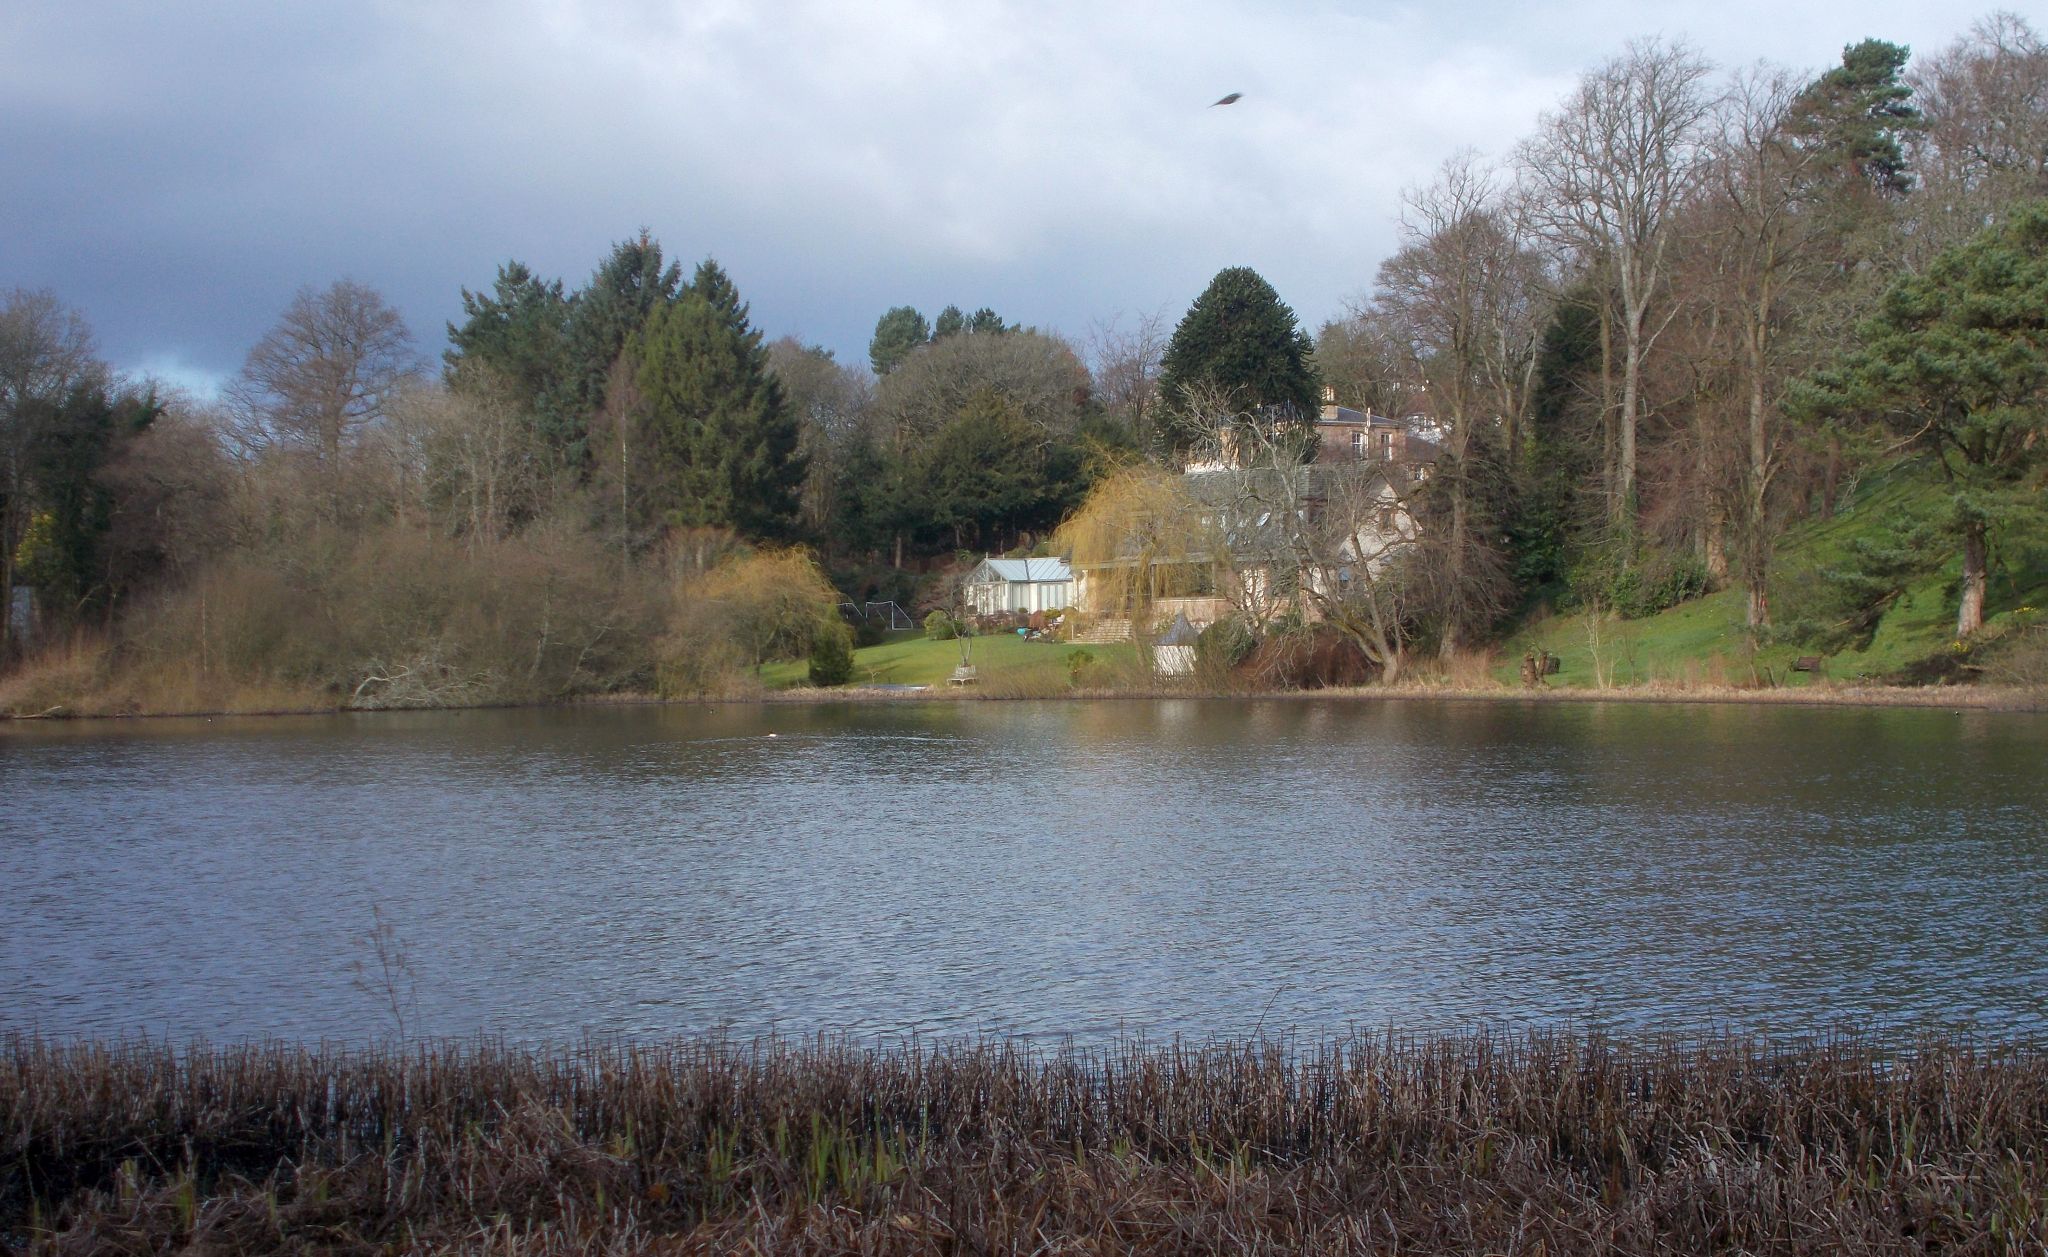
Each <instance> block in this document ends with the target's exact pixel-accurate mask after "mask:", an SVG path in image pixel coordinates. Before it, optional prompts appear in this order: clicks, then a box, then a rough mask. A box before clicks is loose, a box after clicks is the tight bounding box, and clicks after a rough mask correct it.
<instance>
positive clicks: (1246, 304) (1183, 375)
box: [1159, 266, 1318, 451]
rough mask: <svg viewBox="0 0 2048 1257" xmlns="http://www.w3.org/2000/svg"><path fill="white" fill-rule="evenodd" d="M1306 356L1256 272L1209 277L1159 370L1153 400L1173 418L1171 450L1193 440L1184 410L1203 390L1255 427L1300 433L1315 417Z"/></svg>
mask: <svg viewBox="0 0 2048 1257" xmlns="http://www.w3.org/2000/svg"><path fill="white" fill-rule="evenodd" d="M1314 349H1315V347H1314V344H1313V343H1312V342H1311V341H1310V340H1309V336H1308V333H1307V332H1305V331H1303V330H1302V329H1301V326H1300V325H1299V324H1298V323H1297V322H1296V321H1295V317H1294V311H1293V310H1292V309H1290V308H1289V307H1288V306H1287V304H1286V303H1285V302H1283V301H1281V300H1280V294H1279V293H1277V292H1275V291H1273V286H1272V285H1271V284H1269V283H1267V282H1266V281H1265V280H1264V279H1263V278H1261V277H1260V275H1259V273H1258V272H1257V271H1255V270H1253V269H1251V268H1250V267H1248V266H1233V267H1230V268H1228V269H1226V270H1223V271H1219V272H1217V275H1216V278H1215V279H1213V280H1211V281H1209V286H1208V288H1206V289H1204V290H1203V292H1202V295H1201V296H1199V297H1197V298H1195V303H1194V304H1193V305H1192V306H1190V307H1189V308H1188V312H1187V317H1185V318H1183V319H1182V320H1181V321H1180V326H1178V327H1176V328H1175V329H1174V331H1173V339H1172V340H1171V341H1170V342H1168V344H1167V346H1166V356H1165V358H1164V360H1163V362H1162V366H1161V370H1160V375H1159V392H1160V396H1161V398H1162V399H1163V400H1164V401H1165V403H1166V406H1167V409H1168V411H1169V412H1170V413H1172V414H1174V415H1175V416H1176V420H1175V423H1174V428H1175V432H1174V440H1175V446H1176V448H1177V449H1178V450H1181V451H1185V450H1186V449H1187V448H1188V447H1189V446H1190V445H1191V444H1192V443H1193V442H1194V441H1195V440H1197V439H1199V438H1200V436H1201V433H1200V432H1198V431H1196V430H1195V429H1194V428H1193V427H1191V426H1190V425H1189V423H1188V422H1187V420H1188V419H1189V416H1188V414H1187V411H1188V409H1189V407H1190V405H1191V404H1193V403H1195V402H1196V400H1197V399H1198V398H1199V397H1200V395H1201V394H1202V393H1203V392H1204V391H1205V390H1215V391H1216V392H1217V393H1219V394H1220V395H1221V397H1222V398H1223V399H1224V400H1226V401H1227V402H1228V404H1229V405H1231V406H1232V407H1233V408H1234V409H1235V410H1236V411H1238V412H1239V413H1242V414H1247V415H1250V416H1252V417H1253V418H1254V419H1255V421H1257V422H1260V423H1262V424H1268V425H1272V426H1274V427H1280V426H1285V425H1291V424H1300V425H1303V426H1304V427H1305V426H1306V425H1307V424H1308V423H1309V421H1311V420H1312V419H1313V418H1314V417H1315V414H1316V403H1317V396H1318V390H1317V383H1316V373H1315V368H1314V366H1313V365H1311V360H1312V357H1313V354H1314Z"/></svg>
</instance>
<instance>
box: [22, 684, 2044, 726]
mask: <svg viewBox="0 0 2048 1257" xmlns="http://www.w3.org/2000/svg"><path fill="white" fill-rule="evenodd" d="M1168 699H1178V700H1197V701H1216V700H1229V701H1238V702H1242V701H1247V700H1258V701H1267V700H1272V701H1281V702H1319V701H1322V702H1347V703H1355V702H1373V701H1384V702H1449V703H1650V704H1684V703H1697V704H1706V705H1712V706H1763V707H1862V708H1876V707H1920V708H1934V707H1946V708H1950V709H1952V710H1972V711H2003V712H2040V711H2048V691H2042V690H2035V689H2025V688H2018V687H2011V686H1997V687H1992V686H1983V687H1978V686H1968V687H1965V686H1840V687H1836V686H1825V687H1823V686H1801V687H1799V688H1797V689H1793V688H1777V689H1747V688H1739V687H1736V686H1691V687H1682V686H1664V685H1654V684H1652V685H1640V686H1616V687H1609V688H1607V689H1591V688H1579V687H1571V688H1566V687H1556V688H1552V687H1542V688H1537V689H1521V688H1510V687H1507V686H1473V685H1431V684H1426V683H1418V684H1408V683H1402V684H1396V685H1393V686H1378V685H1364V686H1347V687H1338V688H1329V689H1312V690H1215V689H1198V688H1194V687H1183V686H1171V685H1162V686H1153V687H1139V688H1131V689H1114V690H1110V689H1091V690H1072V691H1068V692H1066V693H1057V694H1005V693H999V692H998V693H991V692H988V691H981V692H973V691H967V690H958V689H951V690H939V689H925V690H881V689H872V688H862V687H847V688H844V689H815V688H812V687H809V686H794V687H791V688H789V689H783V690H770V691H763V692H761V693H756V694H741V695H733V696H727V697H709V696H696V697H690V698H662V697H659V696H657V695H653V694H616V695H592V696H586V697H581V698H567V699H555V700H544V701H538V702H519V703H464V704H449V705H447V706H441V707H345V706H339V705H335V706H327V705H322V706H305V707H277V708H263V709H258V710H251V711H236V710H232V709H227V708H198V709H192V710H176V711H135V712H73V711H68V710H65V709H64V708H62V707H61V706H60V707H57V708H52V709H50V710H48V711H44V712H40V713H34V714H29V715H21V714H16V713H12V712H0V725H33V724H42V723H50V724H57V725H72V724H80V723H85V722H98V721H141V720H214V719H253V718H263V717H283V716H365V715H383V714H402V715H416V714H419V713H421V712H461V711H553V710H574V709H578V708H590V707H713V706H748V705H751V706H761V707H771V706H801V705H811V704H824V703H1010V702H1053V703H1069V702H1156V701H1161V700H1168Z"/></svg>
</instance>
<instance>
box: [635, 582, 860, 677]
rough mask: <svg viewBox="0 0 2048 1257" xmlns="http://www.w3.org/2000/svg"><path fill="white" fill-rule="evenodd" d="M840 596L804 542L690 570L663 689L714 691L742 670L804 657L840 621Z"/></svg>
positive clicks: (664, 659) (669, 643)
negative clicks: (696, 573) (700, 571)
mask: <svg viewBox="0 0 2048 1257" xmlns="http://www.w3.org/2000/svg"><path fill="white" fill-rule="evenodd" d="M839 600H840V599H839V592H838V591H837V590H835V589H834V588H832V582H831V581H829V580H827V579H826V578H825V573H824V570H823V569H822V568H820V567H819V566H818V560H817V557H816V556H815V555H813V554H812V553H811V552H810V551H809V550H808V549H806V548H804V547H802V546H791V547H789V548H787V549H782V548H764V549H759V550H749V551H745V552H743V553H739V554H734V555H731V556H729V557H727V558H726V559H724V560H723V561H722V562H720V563H719V564H718V566H717V567H714V568H712V569H711V570H710V571H709V572H706V573H704V574H703V575H701V576H686V577H684V578H683V580H682V581H681V582H679V584H678V587H677V590H676V609H675V613H674V617H673V619H672V620H671V622H670V627H669V632H668V634H667V635H666V636H665V637H664V638H663V641H662V644H661V649H660V654H661V687H662V689H663V691H664V692H666V693H709V692H712V691H714V690H717V689H718V688H720V686H721V685H722V684H723V682H724V681H725V680H726V679H729V677H730V674H731V673H733V672H734V671H736V670H737V669H740V668H748V667H757V666H759V665H760V664H762V663H763V662H765V661H767V660H770V659H794V658H799V657H801V656H802V655H803V654H804V653H805V652H807V651H809V650H810V648H811V643H812V642H813V641H814V640H815V638H816V636H817V634H818V631H819V629H820V628H821V627H822V626H829V625H834V624H836V623H837V622H838V616H837V613H836V611H835V607H836V606H837V605H838V603H839Z"/></svg>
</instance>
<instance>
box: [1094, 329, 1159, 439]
mask: <svg viewBox="0 0 2048 1257" xmlns="http://www.w3.org/2000/svg"><path fill="white" fill-rule="evenodd" d="M1165 352H1166V318H1165V314H1164V312H1154V313H1151V314H1141V315H1139V316H1138V318H1137V319H1136V320H1135V321H1134V322H1133V324H1132V325H1131V326H1130V327H1128V328H1126V327H1124V326H1123V324H1122V320H1121V318H1120V317H1118V318H1112V319H1110V320H1109V321H1108V322H1107V323H1098V324H1096V325H1095V327H1094V328H1093V330H1092V331H1091V332H1090V333H1089V336H1088V370H1089V374H1090V375H1091V376H1092V377H1093V379H1094V382H1095V396H1096V398H1097V399H1098V400H1099V401H1101V403H1102V406H1103V410H1104V411H1105V413H1107V415H1108V416H1109V417H1110V418H1111V419H1112V420H1114V421H1115V422H1117V423H1119V424H1121V425H1123V428H1124V430H1125V432H1127V433H1128V434H1129V438H1130V441H1131V442H1132V444H1134V445H1136V446H1137V447H1138V449H1139V451H1141V452H1142V453H1144V454H1145V455H1146V456H1147V457H1153V458H1156V457H1158V456H1159V455H1160V454H1162V453H1163V452H1164V451H1163V450H1161V449H1160V448H1159V437H1160V433H1159V432H1158V430H1157V429H1158V426H1159V425H1158V398H1159V363H1160V358H1161V357H1162V356H1163V355H1164V354H1165Z"/></svg>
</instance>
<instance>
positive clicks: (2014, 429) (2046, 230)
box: [1797, 201, 2048, 640]
mask: <svg viewBox="0 0 2048 1257" xmlns="http://www.w3.org/2000/svg"><path fill="white" fill-rule="evenodd" d="M1857 332H1858V340H1859V343H1858V344H1857V346H1856V347H1855V348H1854V349H1852V350H1851V351H1850V352H1849V353H1847V354H1846V355H1844V356H1843V357H1842V359H1841V360H1840V361H1839V362H1838V363H1837V364H1836V365H1835V366H1834V367H1832V368H1830V369H1828V370H1826V371H1822V372H1820V373H1818V374H1816V375H1815V376H1813V377H1811V378H1810V379H1809V380H1807V381H1805V382H1803V383H1802V384H1801V385H1800V386H1799V389H1798V398H1797V404H1799V405H1801V406H1803V407H1805V408H1806V409H1807V410H1809V411H1810V412H1812V413H1814V414H1817V415H1825V416H1830V417H1833V418H1836V419H1837V420H1841V421H1846V422H1856V421H1858V420H1860V419H1863V418H1865V417H1868V418H1869V419H1871V420H1875V421H1876V422H1878V423H1880V424H1882V425H1883V426H1884V427H1885V428H1886V429H1888V430H1889V431H1890V433H1892V434H1893V435H1894V436H1896V437H1897V438H1898V439H1899V442H1900V444H1901V445H1914V446H1918V447H1919V448H1921V449H1923V450H1925V451H1927V452H1928V453H1930V454H1932V455H1933V457H1934V458H1935V459H1936V460H1937V461H1938V462H1939V464H1940V466H1941V469H1942V471H1943V473H1944V475H1945V476H1946V477H1947V480H1948V483H1949V486H1950V490H1951V492H1950V497H1949V501H1948V504H1947V510H1948V518H1947V520H1946V524H1947V527H1948V530H1949V531H1950V533H1951V534H1952V535H1953V536H1955V537H1956V538H1957V539H1958V540H1959V541H1960V542H1961V548H1962V560H1963V565H1962V597H1961V603H1960V606H1959V607H1958V610H1957V614H1956V637H1957V639H1958V640H1962V639H1965V638H1968V637H1969V636H1970V635H1971V634H1973V633H1975V632H1976V631H1977V630H1978V629H1979V628H1981V627H1983V623H1984V595H1985V587H1986V573H1987V570H1988V562H1987V561H1988V557H1989V542H1990V538H1991V534H1992V530H1993V527H1994V525H2005V526H2008V527H2012V526H2027V525H2032V526H2034V527H2039V526H2040V525H2041V523H2042V522H2043V515H2042V507H2041V485H2040V483H2039V480H2038V475H2037V469H2038V468H2039V467H2040V466H2041V464H2042V463H2043V461H2044V458H2048V453H2044V451H2048V440H2044V437H2048V202H2044V201H2033V202H2029V203H2026V204H2024V205H2021V206H2019V207H2017V208H2015V209H2013V210H2012V211H2011V212H2010V213H2009V214H2008V215H2007V216H2006V217H2005V218H2004V219H2003V221H2001V222H1999V223H1997V224H1994V225H1993V226H1991V227H1989V228H1986V229H1985V230H1984V231H1982V232H1980V233H1979V234H1978V235H1977V236H1975V237H1973V238H1972V239H1970V240H1969V241H1967V242H1965V243H1963V244H1960V245H1955V246H1952V247H1950V248H1948V249H1945V250H1943V251H1942V252H1941V253H1939V254H1937V255H1936V256H1935V258H1934V260H1933V261H1932V262H1931V263H1930V264H1929V266H1928V268H1927V271H1926V272H1925V273H1924V274H1920V275H1909V276H1906V277H1904V278H1901V279H1899V280H1898V281H1897V282H1895V283H1894V284H1893V285H1892V286H1891V288H1890V289H1889V290H1888V291H1887V292H1886V294H1885V298H1884V303H1883V305H1882V307H1881V308H1880V309H1879V311H1878V312H1877V314H1876V315H1874V316H1873V317H1871V318H1870V319H1868V320H1866V321H1865V322H1864V323H1863V324H1862V325H1861V326H1859V327H1858V329H1857Z"/></svg>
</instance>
